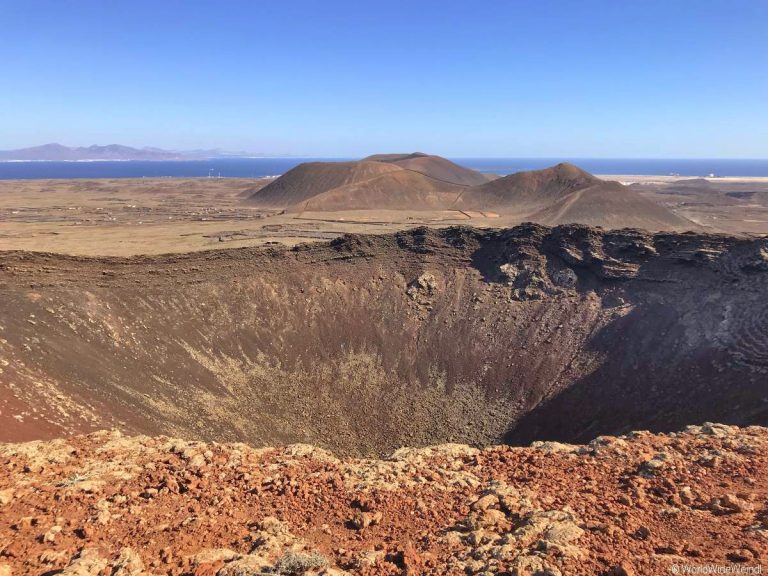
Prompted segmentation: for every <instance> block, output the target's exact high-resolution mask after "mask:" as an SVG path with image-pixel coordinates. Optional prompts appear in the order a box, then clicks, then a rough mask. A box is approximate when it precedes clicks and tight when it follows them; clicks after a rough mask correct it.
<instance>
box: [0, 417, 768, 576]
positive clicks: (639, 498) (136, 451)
mask: <svg viewBox="0 0 768 576" xmlns="http://www.w3.org/2000/svg"><path fill="white" fill-rule="evenodd" d="M713 454H716V455H717V457H718V458H720V459H721V463H720V465H719V466H718V468H717V469H712V468H710V467H708V465H707V464H708V462H709V460H708V457H709V456H711V455H713ZM196 455H201V456H202V457H203V459H204V460H205V463H204V465H199V464H200V463H199V462H197V461H196ZM0 459H2V461H3V462H5V463H6V465H4V466H3V467H2V468H0V491H2V493H4V494H8V493H13V494H14V497H13V498H10V499H8V498H6V499H4V503H3V504H2V505H0V574H2V575H3V576H8V575H9V574H10V575H11V576H14V575H18V574H39V573H46V572H51V571H61V572H60V573H61V574H64V575H67V574H69V575H77V574H99V573H104V574H110V575H112V576H148V575H150V574H169V575H179V576H181V575H182V574H186V575H190V574H192V575H204V576H235V575H243V574H259V573H263V572H264V573H278V574H307V575H311V574H316V575H321V574H324V575H326V576H333V575H335V576H339V575H342V574H360V575H364V576H371V575H376V574H382V575H394V574H418V575H421V574H425V575H435V576H437V575H443V574H483V573H493V574H562V575H566V574H567V575H571V574H573V575H587V574H590V575H591V574H601V575H607V576H640V575H643V576H644V575H646V574H648V575H656V574H668V573H670V572H669V570H670V568H671V567H672V566H673V565H678V566H681V565H693V566H698V565H702V566H705V565H722V564H723V563H726V564H727V563H731V564H740V565H745V566H747V565H751V564H757V563H759V562H760V561H761V559H763V558H766V557H768V429H765V428H760V427H748V428H737V427H733V426H722V425H710V424H707V425H704V426H690V427H688V428H687V429H685V430H684V431H682V432H679V433H671V434H650V433H647V432H645V433H630V434H627V435H625V436H622V437H607V436H602V437H599V438H597V439H596V440H594V441H592V442H590V443H589V444H587V445H583V446H578V445H567V444H558V443H554V442H537V443H534V445H533V446H531V447H528V448H513V447H508V446H492V447H489V448H485V449H476V448H471V447H468V446H464V445H457V444H445V445H439V446H433V447H429V448H420V449H401V450H398V451H397V452H396V453H394V454H393V455H392V456H390V457H389V458H387V459H384V460H375V459H356V458H346V459H338V458H336V457H334V456H333V455H332V454H330V453H328V452H326V451H324V450H319V449H317V448H313V447H311V446H308V445H291V446H287V447H284V448H270V449H255V448H250V447H248V446H246V445H243V444H215V443H214V444H204V443H201V442H189V441H184V440H177V439H170V438H167V437H155V438H153V437H147V436H141V437H124V436H122V435H121V434H119V433H117V432H97V433H94V434H90V435H88V436H77V437H72V438H69V439H66V440H55V441H48V442H32V443H26V444H0ZM198 460H199V459H198ZM651 461H657V462H663V463H664V465H660V466H656V465H652V466H651V467H650V470H652V473H649V468H648V466H647V463H648V462H651ZM172 479H177V482H178V485H179V486H180V487H181V486H186V491H185V492H182V491H180V490H179V491H176V490H171V489H170V487H171V486H172V485H173V480H172ZM193 479H194V480H195V481H194V482H192V481H190V480H193ZM83 485H85V487H86V488H88V489H87V490H86V489H83ZM158 486H160V487H159V488H158ZM256 486H259V487H260V489H259V490H254V488H255V487H256ZM148 496H149V497H148ZM3 571H4V572H3Z"/></svg>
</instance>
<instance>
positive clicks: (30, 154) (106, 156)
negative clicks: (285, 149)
mask: <svg viewBox="0 0 768 576" xmlns="http://www.w3.org/2000/svg"><path fill="white" fill-rule="evenodd" d="M249 156H271V155H270V154H251V153H247V152H224V151H222V150H218V149H217V150H189V151H178V150H163V149H161V148H150V147H146V148H132V147H131V146H122V145H121V144H108V145H106V146H97V145H94V146H79V147H70V146H64V145H62V144H43V145H42V146H33V147H31V148H21V149H18V150H0V162H11V161H44V160H48V161H56V160H58V161H72V162H74V161H81V162H82V161H96V160H206V159H209V158H243V157H249Z"/></svg>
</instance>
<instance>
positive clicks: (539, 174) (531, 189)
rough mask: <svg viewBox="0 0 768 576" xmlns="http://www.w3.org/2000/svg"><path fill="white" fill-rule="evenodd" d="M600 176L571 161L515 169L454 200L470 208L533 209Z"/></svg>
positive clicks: (584, 186)
mask: <svg viewBox="0 0 768 576" xmlns="http://www.w3.org/2000/svg"><path fill="white" fill-rule="evenodd" d="M600 182H601V180H600V179H599V178H597V177H595V176H593V175H592V174H590V173H589V172H585V171H584V170H582V169H581V168H578V167H577V166H574V165H573V164H566V163H563V164H558V165H557V166H553V167H551V168H545V169H544V170H530V171H526V172H516V173H515V174H510V175H509V176H504V177H503V178H498V179H496V180H493V181H492V182H486V183H485V184H483V185H481V186H476V187H474V188H472V189H471V190H467V191H466V192H465V193H464V194H463V195H462V197H461V200H460V202H458V203H457V206H459V207H462V208H464V207H466V208H468V209H472V210H495V211H499V210H502V211H509V210H512V211H515V212H519V211H525V210H528V211H533V210H537V209H541V208H544V207H545V206H548V205H549V204H551V203H553V202H557V201H558V200H560V199H562V198H563V197H565V196H566V195H568V194H570V193H571V192H575V191H577V190H581V189H583V188H587V187H589V186H593V185H595V184H599V183H600Z"/></svg>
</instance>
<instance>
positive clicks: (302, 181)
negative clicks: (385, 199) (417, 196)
mask: <svg viewBox="0 0 768 576" xmlns="http://www.w3.org/2000/svg"><path fill="white" fill-rule="evenodd" d="M400 170H402V169H401V168H399V167H398V166H395V165H390V164H386V163H383V162H363V161H361V162H306V163H304V164H299V165H298V166H296V167H295V168H293V169H291V170H289V171H288V172H286V173H285V174H283V175H282V176H280V178H278V179H277V180H275V181H274V182H272V183H271V184H268V185H267V186H265V187H263V188H261V189H260V190H256V192H254V193H253V194H252V195H251V197H250V202H252V203H253V204H256V205H258V206H263V207H265V208H288V207H291V206H297V205H298V206H300V205H302V204H303V203H305V202H307V200H310V199H311V198H314V197H315V196H317V195H319V194H322V193H324V192H328V191H329V190H333V189H334V188H338V187H340V186H344V185H346V184H351V183H362V182H365V181H367V180H370V179H372V178H377V177H379V176H381V175H382V174H387V173H389V172H398V171H400Z"/></svg>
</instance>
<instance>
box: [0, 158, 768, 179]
mask: <svg viewBox="0 0 768 576" xmlns="http://www.w3.org/2000/svg"><path fill="white" fill-rule="evenodd" d="M323 160H336V161H338V160H343V159H340V158H218V159H212V160H168V161H166V160H162V161H145V160H135V161H98V162H0V180H11V179H44V178H159V177H168V178H172V177H184V178H190V177H200V178H203V177H207V176H209V175H210V176H214V177H218V176H221V177H223V178H257V177H263V176H278V175H280V174H283V173H285V172H287V171H288V170H290V169H291V168H293V167H294V166H296V165H298V164H301V163H302V162H311V161H323ZM451 160H453V161H454V162H456V163H458V164H461V165H462V166H466V167H468V168H472V169H474V170H479V171H480V172H487V173H492V174H500V175H506V174H511V173H513V172H519V171H521V170H536V169H539V168H546V167H547V166H553V165H554V164H557V163H558V162H571V163H573V164H576V165H577V166H580V167H581V168H583V169H584V170H586V171H588V172H591V173H593V174H643V175H655V176H660V175H665V176H668V175H680V176H691V177H696V176H708V175H710V174H714V175H716V176H766V177H768V159H760V160H746V159H745V160H732V159H730V160H717V159H712V160H707V159H697V160H690V159H684V160H660V159H647V160H645V159H635V158H632V159H618V158H602V159H601V158H451Z"/></svg>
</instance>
